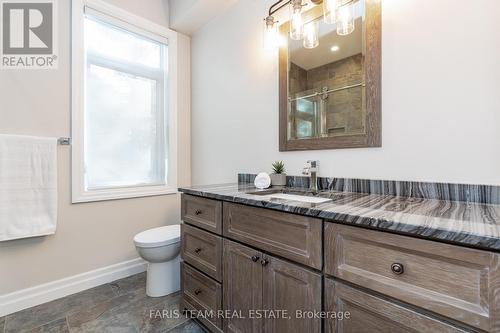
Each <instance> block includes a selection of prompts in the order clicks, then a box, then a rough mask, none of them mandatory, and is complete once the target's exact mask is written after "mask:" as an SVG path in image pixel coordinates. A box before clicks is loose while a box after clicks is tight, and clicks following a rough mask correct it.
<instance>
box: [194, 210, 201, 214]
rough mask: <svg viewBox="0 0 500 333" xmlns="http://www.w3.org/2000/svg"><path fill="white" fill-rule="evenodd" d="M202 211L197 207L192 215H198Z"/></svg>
mask: <svg viewBox="0 0 500 333" xmlns="http://www.w3.org/2000/svg"><path fill="white" fill-rule="evenodd" d="M201 213H202V211H201V210H199V209H197V210H196V211H195V212H194V215H200V214H201Z"/></svg>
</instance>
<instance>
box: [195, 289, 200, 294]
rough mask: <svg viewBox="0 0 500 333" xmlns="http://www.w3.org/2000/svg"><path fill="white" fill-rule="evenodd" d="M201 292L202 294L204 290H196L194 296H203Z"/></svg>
mask: <svg viewBox="0 0 500 333" xmlns="http://www.w3.org/2000/svg"><path fill="white" fill-rule="evenodd" d="M201 292H202V290H201V289H196V290H195V291H194V294H195V295H199V294H201Z"/></svg>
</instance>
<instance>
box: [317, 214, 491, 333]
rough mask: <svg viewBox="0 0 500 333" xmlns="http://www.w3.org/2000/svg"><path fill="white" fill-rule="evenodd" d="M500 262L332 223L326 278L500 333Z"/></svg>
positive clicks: (462, 250)
mask: <svg viewBox="0 0 500 333" xmlns="http://www.w3.org/2000/svg"><path fill="white" fill-rule="evenodd" d="M499 260H500V257H499V256H498V255H497V254H494V253H491V252H486V251H480V250H476V249H469V248H465V247H460V246H455V245H449V244H442V243H437V242H430V241H427V240H423V239H415V238H411V237H406V236H400V235H393V234H388V233H384V232H378V231H373V230H367V229H361V228H356V227H351V226H343V225H337V224H332V223H327V224H326V226H325V273H327V274H329V275H333V276H335V277H336V278H339V279H342V280H345V281H349V282H351V283H354V284H357V285H360V286H363V287H364V288H368V289H372V290H374V291H376V292H379V293H382V294H385V295H388V296H390V297H393V298H396V299H399V300H401V301H403V302H405V303H409V304H412V305H415V306H418V307H420V308H423V309H426V310H429V311H432V312H434V313H437V314H439V315H441V316H445V317H448V318H451V319H452V320H456V321H459V322H463V323H464V324H466V325H470V326H473V327H477V328H479V329H481V330H484V331H488V332H498V331H500V322H499V317H500V304H499V302H498V295H499V293H500V286H499V283H500V271H499V267H500V261H499Z"/></svg>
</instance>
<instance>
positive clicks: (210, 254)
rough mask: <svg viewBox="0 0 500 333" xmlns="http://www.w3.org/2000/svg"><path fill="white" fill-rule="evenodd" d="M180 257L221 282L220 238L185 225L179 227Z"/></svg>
mask: <svg viewBox="0 0 500 333" xmlns="http://www.w3.org/2000/svg"><path fill="white" fill-rule="evenodd" d="M181 234H182V247H181V257H182V259H183V260H185V261H186V262H187V263H189V264H191V265H192V266H194V267H196V268H198V269H199V270H200V271H202V272H204V273H206V274H207V275H209V276H211V277H213V278H214V279H216V280H218V281H221V277H222V238H221V237H219V236H216V235H213V234H211V233H209V232H206V231H203V230H201V229H198V228H195V227H191V226H189V225H187V224H182V225H181Z"/></svg>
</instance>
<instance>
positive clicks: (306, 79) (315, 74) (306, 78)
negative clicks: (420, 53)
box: [280, 0, 381, 151]
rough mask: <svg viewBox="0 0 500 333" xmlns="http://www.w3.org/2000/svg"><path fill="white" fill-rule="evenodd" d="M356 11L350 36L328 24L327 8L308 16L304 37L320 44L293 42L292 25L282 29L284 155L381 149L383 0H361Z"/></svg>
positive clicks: (309, 12) (282, 127)
mask: <svg viewBox="0 0 500 333" xmlns="http://www.w3.org/2000/svg"><path fill="white" fill-rule="evenodd" d="M352 8H353V11H352V12H353V13H354V30H353V31H352V32H351V33H349V34H347V35H340V34H338V33H337V25H336V24H327V23H325V22H324V20H323V15H322V10H321V6H316V7H314V8H312V9H310V10H309V11H307V12H305V13H303V16H304V22H306V23H305V24H304V35H305V36H308V34H310V35H309V36H308V37H311V34H314V35H315V36H317V40H316V38H314V36H312V38H308V40H307V41H305V40H293V39H291V38H290V37H289V34H288V30H289V27H288V24H283V25H282V26H281V27H280V30H281V34H282V36H287V37H286V39H287V42H286V46H284V47H282V48H281V49H280V150H281V151H287V150H307V149H335V148H355V147H378V146H380V145H381V140H380V1H373V0H355V1H354V3H353V4H352ZM367 37H368V38H367ZM311 40H312V41H315V42H314V43H312V44H311V43H310V41H311ZM316 44H317V45H316ZM305 46H307V47H311V46H315V47H313V48H307V47H305Z"/></svg>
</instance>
